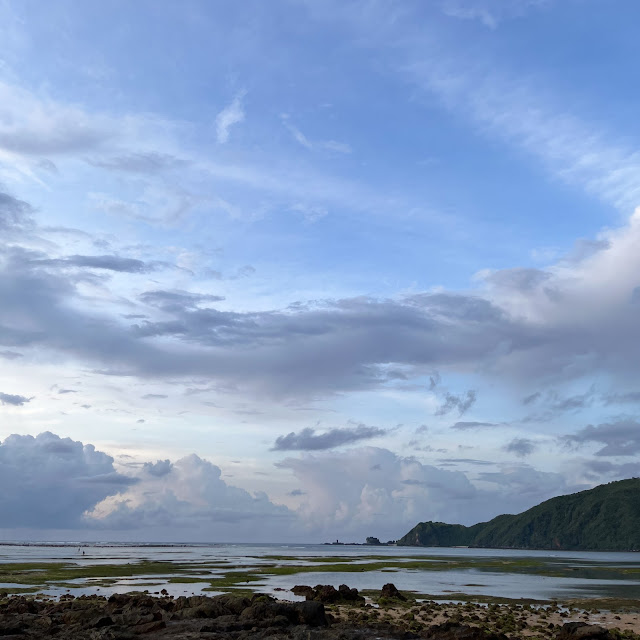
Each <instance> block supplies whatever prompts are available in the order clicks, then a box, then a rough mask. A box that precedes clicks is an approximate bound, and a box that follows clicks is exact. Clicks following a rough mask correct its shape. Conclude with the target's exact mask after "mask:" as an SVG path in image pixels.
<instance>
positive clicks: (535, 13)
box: [0, 0, 640, 541]
mask: <svg viewBox="0 0 640 640" xmlns="http://www.w3.org/2000/svg"><path fill="white" fill-rule="evenodd" d="M639 12H640V10H639V9H638V8H637V7H636V6H635V4H634V3H616V6H615V7H614V6H612V4H611V3H605V2H602V1H597V0H564V1H560V0H555V1H554V0H510V1H509V2H499V1H498V0H478V1H474V2H465V1H463V0H431V1H429V2H409V1H403V2H393V1H392V0H388V1H362V2H356V1H354V2H332V1H329V0H326V1H324V0H317V1H314V2H311V1H308V2H305V1H302V0H300V1H294V0H290V1H285V0H282V1H276V0H274V1H273V2H269V3H264V2H252V1H249V0H247V1H246V2H242V3H236V4H234V5H231V4H230V3H225V2H208V1H207V2H196V1H192V2H168V1H167V2H144V1H140V2H136V3H133V4H132V3H128V2H117V1H112V2H101V3H78V2H65V1H63V0H56V1H54V2H50V3H47V4H46V6H45V5H43V4H42V3H39V2H20V3H14V2H11V1H4V2H0V302H1V303H2V304H0V364H1V365H2V366H1V367H0V402H1V404H0V416H1V420H0V439H1V440H2V444H0V474H8V475H7V477H15V475H16V474H21V475H20V477H21V478H22V480H21V482H20V483H16V489H15V492H14V493H12V495H11V496H10V497H7V499H6V500H5V502H4V503H2V502H0V513H2V514H3V523H5V524H4V526H5V528H4V530H3V532H2V535H3V536H4V537H5V538H7V539H13V538H16V537H33V538H46V537H65V538H69V537H74V536H75V537H78V538H83V539H86V538H90V537H97V538H105V537H111V538H119V539H142V540H144V539H147V540H148V539H167V540H188V539H189V540H228V539H240V540H252V539H256V536H258V537H261V538H262V539H263V540H284V539H290V540H299V541H318V540H319V541H322V540H325V539H335V538H336V537H340V538H350V539H363V538H364V537H365V536H366V535H377V536H379V537H380V538H385V539H388V538H395V537H399V536H401V535H403V534H404V533H405V532H406V530H408V528H410V527H411V526H413V525H414V524H415V523H416V522H418V521H420V520H443V521H449V522H464V523H465V524H470V523H473V522H476V521H479V520H485V519H489V518H491V517H493V516H495V515H497V514H499V513H502V512H517V511H521V510H523V509H526V508H528V507H530V506H532V505H533V504H536V503H537V502H539V501H541V500H544V499H546V498H549V497H552V496H554V495H559V494H562V493H567V492H570V491H575V490H580V489H584V488H589V487H591V486H594V485H596V484H600V483H602V482H608V481H611V480H615V479H620V478H624V477H630V476H633V475H637V474H638V470H639V469H640V465H639V464H638V460H637V455H638V452H640V431H639V427H640V423H639V422H638V419H637V410H638V405H639V403H640V388H638V386H637V379H638V377H637V372H638V367H637V363H638V361H639V360H638V356H639V355H640V354H639V353H638V346H637V345H638V344H640V341H638V328H637V327H638V326H640V324H639V323H638V320H639V317H638V316H639V314H640V306H639V304H640V293H639V292H640V278H639V277H638V275H637V274H638V273H639V270H638V267H640V264H639V263H640V251H639V249H640V217H639V216H640V214H638V213H634V212H635V211H636V207H637V206H639V205H640V178H639V176H640V153H639V152H638V145H639V143H640V131H639V130H638V125H637V109H636V108H635V106H636V102H637V96H636V93H637V91H636V89H635V87H636V86H637V84H638V83H637V82H636V80H637V75H638V70H637V68H636V67H637V65H635V63H634V61H635V60H637V59H638V55H639V54H640V51H638V49H639V48H640V44H638V41H637V34H636V32H635V31H636V30H635V25H636V24H637V19H638V18H639V17H640V16H639V15H638V14H639ZM40 434H42V435H40ZM70 469H73V472H71V471H69V470H70ZM20 485H24V486H28V487H29V491H28V492H27V493H24V495H23V492H22V489H20V488H19V486H20ZM52 488H55V491H53V492H52ZM52 493H53V495H55V496H59V497H58V498H54V497H52ZM56 499H58V500H60V504H59V505H57V503H56V502H55V500H56ZM16 505H22V506H23V507H25V508H21V509H17V508H16ZM52 505H53V507H52ZM44 506H46V507H47V508H46V509H45V508H44ZM54 507H55V508H54ZM34 513H35V514H38V513H40V514H42V515H41V517H40V516H34V515H33V514H34ZM256 523H259V526H257V524H256Z"/></svg>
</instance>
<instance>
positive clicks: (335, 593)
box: [291, 584, 364, 605]
mask: <svg viewBox="0 0 640 640" xmlns="http://www.w3.org/2000/svg"><path fill="white" fill-rule="evenodd" d="M291 591H292V592H293V593H294V594H295V595H297V596H304V597H305V599H306V600H307V601H309V600H312V601H316V602H322V603H323V604H353V605H363V604H364V597H363V596H361V595H360V594H359V593H358V590H357V589H350V588H349V587H348V586H347V585H346V584H341V585H340V586H339V587H338V588H337V589H336V588H335V587H334V586H333V585H331V584H318V585H316V586H315V587H309V586H308V585H305V584H297V585H296V586H295V587H293V589H291Z"/></svg>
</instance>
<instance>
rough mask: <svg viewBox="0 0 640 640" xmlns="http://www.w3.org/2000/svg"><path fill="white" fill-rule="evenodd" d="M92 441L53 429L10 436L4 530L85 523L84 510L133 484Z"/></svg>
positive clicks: (1, 502)
mask: <svg viewBox="0 0 640 640" xmlns="http://www.w3.org/2000/svg"><path fill="white" fill-rule="evenodd" d="M135 482H136V481H135V480H134V479H132V478H128V477H126V476H122V475H120V474H118V473H117V472H116V471H115V469H114V467H113V458H111V457H110V456H108V455H106V454H104V453H101V452H99V451H96V450H95V448H94V447H93V446H92V445H83V444H82V443H81V442H76V441H73V440H71V439H69V438H60V437H59V436H57V435H55V434H53V433H48V432H46V433H41V434H40V435H39V436H37V437H35V438H34V437H32V436H22V435H11V436H9V437H8V438H6V439H5V440H4V442H2V443H1V444H0V483H1V484H2V486H4V487H7V486H11V487H12V490H11V491H2V492H0V519H1V520H2V526H3V527H5V528H12V527H32V528H65V529H72V528H76V527H82V526H85V525H84V524H83V520H82V518H83V513H84V512H85V511H86V510H87V509H91V508H92V507H93V506H94V505H95V504H96V503H97V502H98V501H100V500H102V499H104V498H106V497H107V496H109V495H113V494H115V493H118V492H119V491H121V490H122V489H123V487H126V486H128V485H131V484H132V483H135Z"/></svg>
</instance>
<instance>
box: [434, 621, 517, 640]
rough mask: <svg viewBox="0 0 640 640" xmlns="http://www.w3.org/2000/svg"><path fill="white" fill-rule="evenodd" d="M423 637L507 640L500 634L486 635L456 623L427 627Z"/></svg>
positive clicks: (440, 639) (458, 639) (454, 639)
mask: <svg viewBox="0 0 640 640" xmlns="http://www.w3.org/2000/svg"><path fill="white" fill-rule="evenodd" d="M425 637H427V638H429V639H430V640H508V638H507V636H505V635H504V634H502V633H487V632H486V631H484V630H483V629H481V628H480V627H471V626H469V625H467V624H460V623H458V622H444V623H442V624H436V625H433V626H431V627H429V628H428V629H427V630H426V632H425Z"/></svg>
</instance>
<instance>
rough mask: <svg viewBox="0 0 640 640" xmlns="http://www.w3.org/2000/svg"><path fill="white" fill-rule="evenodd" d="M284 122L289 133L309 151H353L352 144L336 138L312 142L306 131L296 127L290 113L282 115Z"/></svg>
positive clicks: (345, 152)
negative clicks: (305, 133) (290, 118)
mask: <svg viewBox="0 0 640 640" xmlns="http://www.w3.org/2000/svg"><path fill="white" fill-rule="evenodd" d="M282 123H283V124H284V126H285V128H286V129H287V131H289V133H290V134H291V135H292V136H293V139H294V140H295V141H296V142H297V143H298V144H299V145H301V146H303V147H304V148H305V149H308V150H309V151H311V150H313V149H325V150H327V151H332V152H335V153H344V154H347V153H351V152H352V149H351V147H350V145H348V144H346V143H344V142H338V141H336V140H325V141H322V142H312V141H311V140H309V138H308V137H307V136H305V135H304V133H302V131H300V129H298V127H296V126H295V125H293V124H292V123H291V122H290V120H289V116H288V115H283V116H282Z"/></svg>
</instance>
